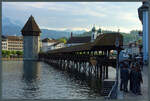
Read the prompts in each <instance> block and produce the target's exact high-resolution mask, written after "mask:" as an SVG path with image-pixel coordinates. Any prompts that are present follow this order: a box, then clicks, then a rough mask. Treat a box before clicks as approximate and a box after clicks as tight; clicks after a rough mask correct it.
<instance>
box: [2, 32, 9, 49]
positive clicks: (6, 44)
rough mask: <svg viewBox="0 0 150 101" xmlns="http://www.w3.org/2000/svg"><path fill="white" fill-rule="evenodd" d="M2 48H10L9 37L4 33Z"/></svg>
mask: <svg viewBox="0 0 150 101" xmlns="http://www.w3.org/2000/svg"><path fill="white" fill-rule="evenodd" d="M2 50H8V40H7V37H5V36H3V35H2Z"/></svg>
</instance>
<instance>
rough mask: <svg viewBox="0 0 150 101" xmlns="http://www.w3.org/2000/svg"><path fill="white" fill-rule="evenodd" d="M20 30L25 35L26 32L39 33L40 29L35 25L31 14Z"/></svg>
mask: <svg viewBox="0 0 150 101" xmlns="http://www.w3.org/2000/svg"><path fill="white" fill-rule="evenodd" d="M21 32H22V34H23V35H25V34H26V32H30V33H31V32H37V33H41V30H40V28H39V26H38V25H37V23H36V22H35V20H34V17H33V16H32V15H31V16H30V17H29V19H28V21H27V22H26V24H25V25H24V27H23V28H22V30H21ZM27 34H29V33H27Z"/></svg>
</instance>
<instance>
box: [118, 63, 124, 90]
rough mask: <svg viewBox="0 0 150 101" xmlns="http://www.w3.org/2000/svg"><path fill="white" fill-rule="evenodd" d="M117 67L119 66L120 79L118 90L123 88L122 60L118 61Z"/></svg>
mask: <svg viewBox="0 0 150 101" xmlns="http://www.w3.org/2000/svg"><path fill="white" fill-rule="evenodd" d="M119 67H120V80H121V82H120V91H122V90H123V84H124V83H123V82H124V81H123V75H122V70H123V67H124V62H123V61H122V62H120V65H119Z"/></svg>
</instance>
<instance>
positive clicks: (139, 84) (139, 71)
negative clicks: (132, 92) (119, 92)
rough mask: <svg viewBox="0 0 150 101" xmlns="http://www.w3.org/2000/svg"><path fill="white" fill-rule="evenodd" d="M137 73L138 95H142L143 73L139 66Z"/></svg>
mask: <svg viewBox="0 0 150 101" xmlns="http://www.w3.org/2000/svg"><path fill="white" fill-rule="evenodd" d="M136 73H137V80H136V81H137V85H136V94H138V95H141V83H143V79H142V73H141V70H140V67H139V66H138V67H137V69H136Z"/></svg>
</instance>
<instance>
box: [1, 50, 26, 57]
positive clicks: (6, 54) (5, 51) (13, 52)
mask: <svg viewBox="0 0 150 101" xmlns="http://www.w3.org/2000/svg"><path fill="white" fill-rule="evenodd" d="M16 54H17V55H18V56H19V55H23V52H22V51H8V50H2V56H3V57H10V55H16Z"/></svg>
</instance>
